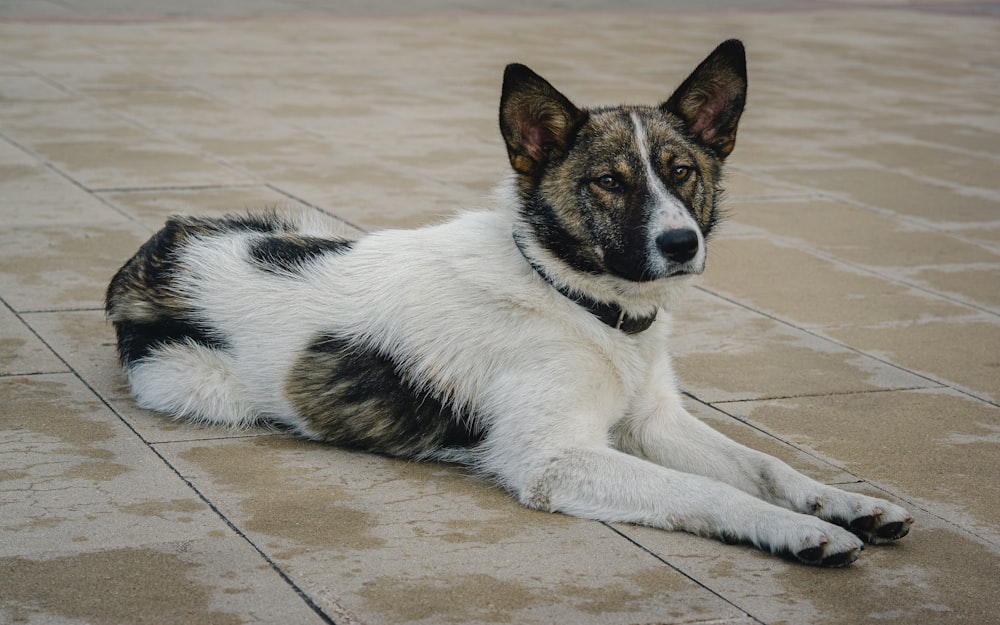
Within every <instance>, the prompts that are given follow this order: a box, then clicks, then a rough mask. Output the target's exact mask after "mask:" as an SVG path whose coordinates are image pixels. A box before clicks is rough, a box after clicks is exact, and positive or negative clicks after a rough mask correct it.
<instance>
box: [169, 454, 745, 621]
mask: <svg viewBox="0 0 1000 625" xmlns="http://www.w3.org/2000/svg"><path fill="white" fill-rule="evenodd" d="M157 449H158V450H159V451H160V452H161V453H162V454H164V455H165V456H166V457H167V458H168V459H169V460H170V461H171V462H172V463H174V464H175V465H176V466H177V467H178V468H179V469H180V470H181V472H182V473H183V474H184V475H186V476H188V478H189V479H190V480H191V481H192V482H193V483H194V484H195V485H196V486H197V487H198V488H199V489H200V490H201V491H202V492H204V493H206V494H207V495H208V496H209V497H210V498H211V499H212V501H213V502H215V503H216V505H217V506H218V507H219V508H220V510H222V511H223V512H224V514H226V515H227V517H228V518H230V519H231V520H233V522H235V523H236V524H237V525H238V526H239V527H240V528H241V529H242V530H243V531H244V532H245V533H246V534H247V535H248V536H250V538H251V540H253V541H254V542H255V543H256V544H257V545H258V546H260V547H261V548H262V549H264V550H265V551H266V552H267V553H268V555H269V557H271V558H272V559H273V560H274V561H275V562H277V563H278V565H279V566H281V567H282V569H283V570H284V571H286V572H287V573H288V575H289V576H290V577H291V578H292V580H293V581H294V582H295V583H296V584H297V585H299V586H300V587H301V588H303V590H305V591H306V592H307V593H309V594H310V596H312V597H313V598H314V600H315V601H317V603H318V604H319V605H320V606H321V607H323V608H326V607H327V606H328V605H331V604H334V603H335V604H336V605H335V606H334V607H333V608H331V611H334V612H336V611H338V610H342V611H343V613H345V614H347V615H348V617H350V618H355V619H357V620H358V621H360V622H377V623H386V624H388V623H440V622H461V623H485V622H517V623H550V622H554V621H559V622H574V623H623V624H627V623H644V622H653V621H662V620H663V619H664V618H668V619H670V621H671V622H684V621H686V620H704V621H711V620H712V619H720V620H722V619H733V620H736V619H740V618H742V617H743V614H742V613H741V612H740V611H739V610H737V609H735V608H733V607H732V606H731V605H729V604H728V603H726V602H725V601H723V600H721V599H720V598H719V597H717V596H715V595H713V594H712V593H709V592H706V591H704V589H702V588H701V587H700V586H698V585H697V584H695V583H694V582H692V581H691V580H689V579H687V578H685V577H684V576H682V575H679V574H677V573H676V572H675V571H674V570H673V569H671V568H670V567H667V566H664V565H663V564H662V563H660V562H658V561H657V560H655V559H653V558H650V557H649V556H648V554H646V553H644V552H642V551H641V550H638V549H635V547H634V546H633V545H632V544H631V543H629V542H627V541H625V540H623V539H621V537H619V536H618V535H617V534H616V533H614V532H612V531H610V530H609V529H608V528H607V527H605V526H603V525H601V524H599V523H594V522H589V521H583V520H579V519H573V518H571V517H566V516H562V515H552V514H546V513H540V512H533V511H530V510H527V509H525V508H523V507H521V506H520V505H518V504H517V503H516V502H515V501H514V500H513V499H512V498H511V497H510V496H509V495H507V494H506V493H504V492H502V491H500V490H498V489H497V488H495V487H492V486H490V485H487V484H484V483H482V482H479V481H477V480H474V479H472V478H470V477H467V476H466V475H465V474H464V473H463V472H461V471H459V470H457V469H455V468H452V467H449V466H445V465H439V464H434V463H407V462H402V461H397V460H392V459H386V458H381V457H377V456H371V455H367V454H358V453H351V452H347V451H343V450H339V449H335V448H331V447H325V446H322V445H318V444H313V443H309V442H305V441H301V440H293V439H288V438H283V437H264V438H256V439H252V440H240V441H225V442H222V441H217V442H198V443H168V444H162V445H158V446H157Z"/></svg>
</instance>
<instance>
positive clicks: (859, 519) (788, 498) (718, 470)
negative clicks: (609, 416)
mask: <svg viewBox="0 0 1000 625" xmlns="http://www.w3.org/2000/svg"><path fill="white" fill-rule="evenodd" d="M615 435H616V440H617V447H618V448H619V449H621V450H623V451H625V452H627V453H631V454H634V455H636V456H639V457H642V458H646V459H648V460H651V461H652V462H655V463H657V464H659V465H661V466H665V467H669V468H672V469H676V470H678V471H684V472H687V473H694V474H697V475H703V476H707V477H711V478H714V479H717V480H719V481H722V482H725V483H727V484H729V485H731V486H734V487H736V488H738V489H740V490H742V491H744V492H746V493H749V494H751V495H753V496H755V497H759V498H761V499H763V500H765V501H768V502H770V503H773V504H775V505H778V506H782V507H784V508H788V509H790V510H794V511H796V512H801V513H805V514H812V515H815V516H818V517H819V518H821V519H825V520H827V521H830V522H831V523H836V524H837V525H840V526H842V527H846V528H848V529H850V530H851V531H852V532H854V533H855V534H857V535H858V536H860V537H862V538H863V539H865V540H867V541H868V542H871V543H873V544H878V543H886V542H891V541H893V540H897V539H899V538H902V537H903V536H905V535H906V534H907V532H908V531H909V529H910V525H911V524H912V523H913V517H911V516H910V515H909V513H907V511H906V510H905V509H903V508H901V507H900V506H897V505H895V504H893V503H890V502H888V501H885V500H883V499H877V498H875V497H869V496H867V495H861V494H857V493H850V492H847V491H844V490H841V489H839V488H834V487H833V486H828V485H826V484H822V483H820V482H817V481H815V480H813V479H811V478H809V477H807V476H805V475H802V474H801V473H799V472H798V471H796V470H795V469H793V468H792V467H790V466H788V465H787V464H785V463H784V462H782V461H780V460H778V459H777V458H774V457H772V456H769V455H767V454H765V453H762V452H759V451H756V450H753V449H750V448H748V447H745V446H743V445H740V444H739V443H736V442H735V441H733V440H730V439H729V438H727V437H726V436H724V435H723V434H721V433H719V432H717V431H716V430H713V429H712V428H711V427H709V426H708V425H706V424H705V423H703V422H701V421H699V420H698V419H696V418H695V417H693V416H692V415H690V414H689V413H688V412H687V411H686V410H685V409H684V408H683V406H681V403H680V399H679V398H677V397H668V398H661V399H660V401H658V402H656V403H655V408H653V409H652V410H651V411H650V412H648V413H647V414H646V415H644V416H638V417H632V418H629V419H626V420H624V421H623V422H621V423H620V424H618V427H617V428H616V430H615Z"/></svg>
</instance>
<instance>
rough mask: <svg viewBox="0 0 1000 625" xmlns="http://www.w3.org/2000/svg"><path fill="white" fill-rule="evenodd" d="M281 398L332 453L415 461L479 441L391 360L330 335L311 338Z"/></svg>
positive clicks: (478, 436) (478, 434) (476, 432)
mask: <svg viewBox="0 0 1000 625" xmlns="http://www.w3.org/2000/svg"><path fill="white" fill-rule="evenodd" d="M286 394H287V397H288V399H289V400H290V401H291V402H292V404H293V405H294V406H295V408H296V411H297V412H298V413H299V415H300V416H301V417H302V418H303V419H304V420H305V421H306V422H307V423H308V429H309V433H310V434H312V436H313V438H315V439H317V440H321V441H323V442H327V443H332V444H335V445H343V446H348V447H354V448H357V449H362V450H365V451H370V452H375V453H381V454H386V455H390V456H401V457H422V456H427V455H428V454H430V453H432V452H434V451H436V450H439V449H445V448H454V447H472V446H474V445H475V444H477V443H478V442H479V441H481V440H482V438H483V433H482V432H481V431H479V430H478V429H475V428H473V427H471V426H470V425H469V424H468V423H467V422H466V421H464V420H462V419H461V417H460V416H459V415H457V414H455V412H454V411H452V410H451V408H450V407H449V406H447V405H446V404H445V403H442V401H441V400H440V399H438V398H437V397H435V396H434V395H432V394H430V393H427V392H422V391H420V390H418V389H416V388H414V387H413V386H412V385H411V384H409V383H408V382H407V381H406V380H405V379H404V378H403V377H402V376H401V375H400V372H399V367H398V365H397V364H396V363H395V362H393V361H392V360H391V359H390V358H388V357H386V356H383V355H382V354H379V353H378V352H376V351H374V350H371V349H367V348H364V347H359V346H357V345H353V344H352V343H351V342H350V341H348V340H346V339H344V338H342V337H338V336H336V335H332V334H331V335H324V336H321V337H318V338H317V339H316V340H315V341H314V342H313V343H312V345H310V346H309V348H308V349H307V350H306V352H305V354H303V356H302V357H301V358H300V359H299V361H298V362H297V363H296V364H295V366H294V367H293V368H292V371H291V374H290V376H289V379H288V381H287V384H286Z"/></svg>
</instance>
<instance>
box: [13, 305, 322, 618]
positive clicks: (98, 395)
mask: <svg viewBox="0 0 1000 625" xmlns="http://www.w3.org/2000/svg"><path fill="white" fill-rule="evenodd" d="M0 302H2V303H3V305H4V306H6V307H7V308H8V309H9V310H10V311H11V312H12V313H13V314H14V315H15V316H16V317H17V319H18V320H19V321H20V322H21V323H23V324H24V325H25V326H26V327H27V328H28V329H29V330H30V331H31V333H32V334H34V335H35V337H36V338H38V340H39V341H41V342H42V344H44V345H45V347H47V348H48V349H49V351H51V352H52V354H53V355H54V356H55V357H56V358H58V359H59V360H60V361H61V362H62V363H63V364H64V365H65V366H66V367H67V369H68V371H66V372H60V373H62V374H63V375H65V374H66V373H70V374H72V375H73V377H75V378H76V379H77V380H78V381H79V382H80V383H81V384H83V385H84V386H85V387H86V388H87V390H89V391H90V392H91V393H92V394H93V395H94V397H96V398H97V399H98V401H100V402H101V403H102V404H104V406H105V407H106V408H107V409H108V410H109V411H110V412H111V414H113V415H114V416H115V417H116V418H117V419H118V420H119V421H120V422H121V423H122V424H123V425H125V427H126V428H128V429H129V431H131V432H132V434H133V435H135V437H136V438H137V439H138V440H139V441H141V442H142V444H143V445H145V446H146V448H147V449H149V451H151V452H153V454H155V455H156V457H157V458H159V459H160V461H161V462H163V464H164V465H166V467H167V468H168V469H169V470H170V471H171V472H173V473H174V475H176V476H177V477H178V478H180V480H181V481H182V482H183V483H184V484H185V485H187V487H188V488H190V489H191V490H192V491H193V492H194V493H195V495H197V496H198V498H199V499H201V500H202V501H203V502H204V503H205V505H207V506H208V507H209V509H210V510H212V512H214V513H215V514H216V516H218V517H219V519H221V520H222V522H223V523H225V524H226V525H227V526H228V527H229V529H230V530H232V531H233V533H234V534H236V536H237V537H239V538H241V539H243V541H244V542H246V543H247V544H248V545H250V547H251V548H252V549H253V550H254V551H256V552H257V554H258V555H259V556H260V557H261V558H262V559H263V560H264V562H266V563H267V565H268V566H269V567H271V570H273V571H274V572H275V573H277V574H278V576H279V577H280V578H281V579H282V581H284V582H285V583H286V584H288V586H289V587H290V588H291V589H292V590H293V591H294V592H295V594H297V595H298V596H299V598H300V599H302V601H303V602H304V603H305V604H306V606H308V607H309V608H310V609H311V610H312V611H313V612H314V613H315V614H316V615H317V616H319V618H320V619H321V620H322V621H323V622H324V623H326V624H327V625H337V622H336V621H335V620H334V619H333V618H332V617H330V616H329V615H328V614H327V613H326V612H325V611H324V610H323V608H321V607H320V606H319V605H317V604H316V602H315V601H313V600H312V598H311V597H310V596H309V595H308V594H306V592H305V591H304V590H303V589H302V588H301V587H299V585H298V584H296V583H295V581H294V580H292V578H291V577H289V576H288V574H287V573H285V571H283V570H282V569H281V567H280V566H278V564H277V562H275V561H274V560H272V559H271V558H270V556H268V555H267V554H266V553H264V551H263V549H261V548H260V547H258V546H257V544H256V543H255V542H254V541H253V540H251V539H250V537H249V536H247V535H246V534H245V533H244V532H243V531H242V530H241V529H240V528H239V527H237V526H236V524H235V523H233V522H232V521H231V520H230V519H229V517H227V516H226V515H225V514H224V513H223V512H222V511H221V510H220V509H219V508H218V507H217V506H216V505H215V504H214V503H213V502H212V501H211V500H210V499H209V498H208V497H207V496H205V494H204V493H202V492H201V490H199V489H198V487H197V486H195V485H194V483H192V482H191V481H190V480H189V479H188V478H186V477H184V475H183V474H181V472H180V470H178V469H177V467H175V466H174V465H173V464H171V463H170V461H168V460H167V459H166V458H165V457H164V456H163V454H161V453H160V452H159V450H158V449H156V447H155V446H154V445H153V444H151V443H150V442H149V441H148V440H146V439H145V437H143V436H142V434H140V433H139V431H138V430H136V429H135V428H134V427H133V426H132V424H131V423H129V422H128V420H126V419H125V417H123V416H122V414H121V413H119V412H118V410H116V409H115V407H114V406H113V405H112V404H111V402H109V401H108V400H107V398H105V397H104V395H102V394H101V393H100V392H99V391H98V390H97V389H95V388H94V387H93V386H92V385H91V384H90V383H89V382H87V380H85V379H84V378H83V376H82V375H80V372H79V371H77V370H76V369H75V368H73V366H72V365H70V364H69V362H67V361H66V359H65V358H63V357H62V355H60V354H59V353H58V352H57V351H56V350H55V349H53V348H52V346H51V345H50V344H49V343H48V341H46V340H45V339H44V338H43V337H42V336H41V335H40V334H39V333H38V332H37V331H35V329H34V328H33V327H32V326H31V325H29V324H28V323H27V322H26V321H25V320H24V319H23V318H22V317H21V315H20V314H18V312H17V311H16V310H14V309H13V308H11V307H10V305H9V304H8V303H7V302H6V301H4V300H3V299H2V298H0Z"/></svg>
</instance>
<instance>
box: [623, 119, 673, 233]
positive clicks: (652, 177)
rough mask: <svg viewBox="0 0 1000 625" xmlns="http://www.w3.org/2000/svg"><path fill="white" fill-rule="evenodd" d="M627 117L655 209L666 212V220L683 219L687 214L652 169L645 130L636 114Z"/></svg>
mask: <svg viewBox="0 0 1000 625" xmlns="http://www.w3.org/2000/svg"><path fill="white" fill-rule="evenodd" d="M629 115H630V116H631V117H632V125H633V126H635V144H636V146H638V148H639V158H640V159H641V160H642V165H643V167H645V168H646V180H647V185H648V187H649V191H650V193H652V195H653V197H655V198H656V203H657V208H658V209H659V210H662V211H664V212H666V216H667V218H668V219H677V218H683V215H684V214H685V213H686V212H687V211H686V209H685V208H684V205H683V204H682V203H681V202H680V200H678V199H677V198H676V197H674V196H673V195H672V194H671V193H670V192H669V191H667V188H666V186H664V184H663V180H661V179H660V176H659V175H657V173H656V171H655V170H654V169H653V161H652V160H651V159H650V158H649V139H648V138H647V137H646V128H645V127H644V126H643V125H642V121H641V120H640V119H639V115H638V113H636V112H635V111H632V112H631V113H630V114H629ZM685 225H686V224H685ZM674 227H676V226H674Z"/></svg>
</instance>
